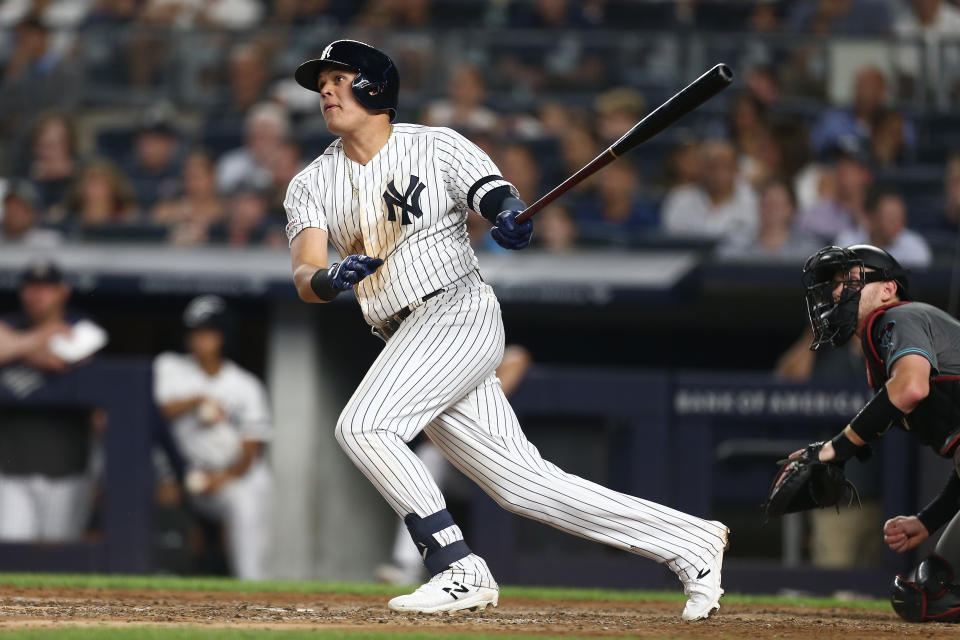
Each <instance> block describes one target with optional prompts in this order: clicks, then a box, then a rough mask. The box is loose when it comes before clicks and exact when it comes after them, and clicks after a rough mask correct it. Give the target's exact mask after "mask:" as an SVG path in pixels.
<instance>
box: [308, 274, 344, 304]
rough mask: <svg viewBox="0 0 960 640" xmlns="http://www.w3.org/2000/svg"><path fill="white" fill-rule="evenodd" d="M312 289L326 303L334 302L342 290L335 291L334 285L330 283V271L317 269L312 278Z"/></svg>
mask: <svg viewBox="0 0 960 640" xmlns="http://www.w3.org/2000/svg"><path fill="white" fill-rule="evenodd" d="M310 288H311V289H313V292H314V293H315V294H317V297H318V298H320V299H321V300H323V301H324V302H329V301H331V300H333V299H334V298H336V297H337V295H338V294H339V293H340V290H339V289H335V288H334V286H333V284H332V283H331V282H330V275H329V270H328V269H317V271H316V273H314V274H313V277H311V278H310Z"/></svg>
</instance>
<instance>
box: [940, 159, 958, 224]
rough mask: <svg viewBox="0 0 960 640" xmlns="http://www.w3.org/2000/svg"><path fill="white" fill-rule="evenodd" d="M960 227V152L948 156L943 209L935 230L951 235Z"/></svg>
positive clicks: (944, 173)
mask: <svg viewBox="0 0 960 640" xmlns="http://www.w3.org/2000/svg"><path fill="white" fill-rule="evenodd" d="M958 229H960V153H952V154H950V157H949V158H947V162H946V165H945V166H944V170H943V209H942V215H941V216H940V219H939V220H938V222H937V226H936V227H935V229H934V230H935V231H939V232H942V233H946V234H949V235H951V236H953V235H955V234H956V233H957V230H958Z"/></svg>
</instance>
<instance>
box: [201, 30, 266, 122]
mask: <svg viewBox="0 0 960 640" xmlns="http://www.w3.org/2000/svg"><path fill="white" fill-rule="evenodd" d="M269 82H270V69H269V67H268V65H267V58H266V51H265V50H264V48H263V47H262V46H261V45H260V44H258V43H256V42H244V43H242V44H239V45H236V46H235V47H234V48H233V49H232V50H231V51H230V57H229V68H228V73H227V85H228V92H229V95H228V100H227V102H226V103H225V104H220V105H218V106H217V107H216V108H214V109H213V110H212V113H211V114H210V116H209V117H208V122H207V126H208V127H211V128H216V129H217V130H219V131H223V130H240V129H242V128H243V125H244V121H245V119H246V117H247V114H248V113H249V112H250V110H251V109H252V108H253V107H254V106H255V105H256V104H257V103H258V102H260V101H261V100H262V99H263V98H264V96H265V94H266V89H267V85H268V83H269Z"/></svg>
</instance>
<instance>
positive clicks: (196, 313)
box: [183, 295, 233, 333]
mask: <svg viewBox="0 0 960 640" xmlns="http://www.w3.org/2000/svg"><path fill="white" fill-rule="evenodd" d="M183 326H184V327H186V328H187V330H188V331H190V330H193V329H217V330H218V331H223V332H224V333H228V332H229V331H230V330H231V329H232V328H233V316H232V314H231V313H230V310H229V309H228V308H227V303H226V301H225V300H224V299H223V298H221V297H220V296H212V295H205V296H198V297H196V298H194V299H193V300H191V301H190V302H189V303H188V304H187V308H186V309H184V311H183Z"/></svg>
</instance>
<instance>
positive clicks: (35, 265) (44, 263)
mask: <svg viewBox="0 0 960 640" xmlns="http://www.w3.org/2000/svg"><path fill="white" fill-rule="evenodd" d="M64 282H65V279H64V277H63V270H62V269H60V267H59V265H57V263H55V262H53V261H52V260H37V261H36V262H31V263H30V264H29V265H28V266H27V268H26V269H24V270H23V272H22V273H21V274H20V286H21V287H23V286H26V285H28V284H63V283H64Z"/></svg>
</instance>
